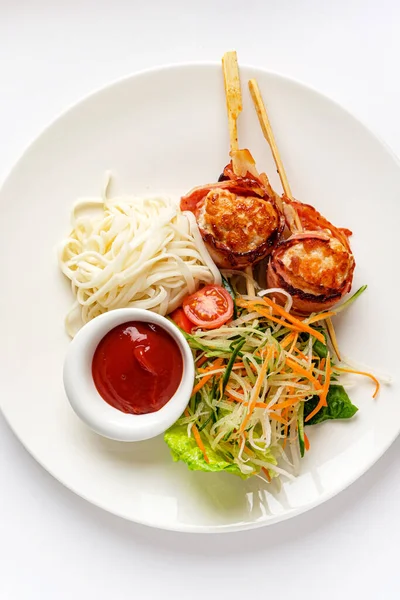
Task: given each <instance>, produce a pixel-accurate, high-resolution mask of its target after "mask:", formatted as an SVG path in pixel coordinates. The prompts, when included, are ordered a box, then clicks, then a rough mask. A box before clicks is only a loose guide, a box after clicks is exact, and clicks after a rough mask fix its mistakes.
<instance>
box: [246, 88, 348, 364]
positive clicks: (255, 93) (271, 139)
mask: <svg viewBox="0 0 400 600" xmlns="http://www.w3.org/2000/svg"><path fill="white" fill-rule="evenodd" d="M249 90H250V94H251V97H252V99H253V102H254V106H255V109H256V111H257V115H258V120H259V121H260V125H261V129H262V132H263V134H264V137H265V139H266V140H267V142H268V144H269V146H270V148H271V152H272V155H273V157H274V161H275V165H276V169H277V171H278V174H279V178H280V180H281V183H282V187H283V191H284V192H285V196H287V198H289V200H293V196H292V191H291V189H290V185H289V181H288V178H287V176H286V171H285V167H284V166H283V163H282V159H281V156H280V154H279V150H278V146H277V145H276V142H275V136H274V132H273V131H272V127H271V123H270V121H269V118H268V114H267V111H266V108H265V104H264V102H263V99H262V96H261V92H260V88H259V87H258V83H257V81H256V80H255V79H250V81H249ZM295 222H296V224H297V227H298V229H299V231H301V230H302V229H303V227H302V224H301V221H300V218H299V216H298V214H297V211H295ZM326 325H327V328H328V332H329V334H330V335H331V339H332V340H333V342H332V343H333V345H334V349H335V352H336V354H337V357H338V359H339V360H340V354H339V349H338V347H337V342H336V336H335V330H334V328H333V324H332V319H331V318H330V317H329V318H328V319H326Z"/></svg>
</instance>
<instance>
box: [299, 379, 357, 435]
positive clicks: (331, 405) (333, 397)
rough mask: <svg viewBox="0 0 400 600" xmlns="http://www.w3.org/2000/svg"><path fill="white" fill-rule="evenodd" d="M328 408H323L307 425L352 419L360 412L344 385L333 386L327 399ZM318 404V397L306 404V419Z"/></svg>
mask: <svg viewBox="0 0 400 600" xmlns="http://www.w3.org/2000/svg"><path fill="white" fill-rule="evenodd" d="M326 401H327V404H328V406H324V407H323V408H321V410H320V411H319V412H317V414H316V415H314V416H313V417H312V419H310V420H309V421H307V422H306V423H305V425H316V424H317V423H322V422H323V421H327V420H329V419H351V417H353V416H354V415H355V414H356V412H357V411H358V408H357V406H354V404H353V403H352V402H351V400H350V398H349V396H348V395H347V392H346V390H345V389H344V387H343V386H342V385H331V386H330V387H329V392H328V395H327V398H326ZM317 404H318V396H314V397H313V398H311V400H307V402H305V403H304V419H306V417H307V415H309V414H310V413H311V412H312V411H313V410H314V408H315V407H316V406H317Z"/></svg>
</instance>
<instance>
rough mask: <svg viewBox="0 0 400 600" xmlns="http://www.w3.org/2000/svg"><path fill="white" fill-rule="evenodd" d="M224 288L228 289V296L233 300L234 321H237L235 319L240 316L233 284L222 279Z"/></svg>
mask: <svg viewBox="0 0 400 600" xmlns="http://www.w3.org/2000/svg"><path fill="white" fill-rule="evenodd" d="M222 287H224V288H225V289H226V291H227V292H228V294H229V295H230V297H231V298H232V300H233V320H235V319H237V316H238V312H237V306H236V294H235V292H234V290H233V288H232V286H231V284H230V283H229V281H228V280H227V279H225V277H222Z"/></svg>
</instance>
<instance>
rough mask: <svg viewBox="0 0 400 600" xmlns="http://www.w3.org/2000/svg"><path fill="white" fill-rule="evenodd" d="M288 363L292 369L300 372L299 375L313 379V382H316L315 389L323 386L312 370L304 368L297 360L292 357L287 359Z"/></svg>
mask: <svg viewBox="0 0 400 600" xmlns="http://www.w3.org/2000/svg"><path fill="white" fill-rule="evenodd" d="M286 364H287V366H288V367H290V368H291V369H292V371H294V372H295V373H298V374H299V375H303V377H305V378H306V379H308V380H309V381H311V383H313V384H314V387H315V389H317V390H320V389H321V387H322V386H321V384H320V382H319V381H318V380H317V379H316V378H315V377H314V375H313V374H312V370H310V371H308V370H307V369H304V367H301V366H300V365H298V364H297V362H295V361H294V360H293V359H291V358H287V359H286Z"/></svg>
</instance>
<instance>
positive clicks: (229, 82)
mask: <svg viewBox="0 0 400 600" xmlns="http://www.w3.org/2000/svg"><path fill="white" fill-rule="evenodd" d="M222 71H223V73H224V86H225V97H226V109H227V111H228V126H229V141H230V148H231V151H230V155H231V156H232V155H233V153H234V152H237V151H238V150H239V141H238V132H237V120H238V117H239V115H240V113H241V112H242V108H243V103H242V90H241V87H240V76H239V66H238V61H237V54H236V52H235V51H232V52H226V53H225V54H224V56H223V57H222ZM245 272H246V274H247V279H246V286H247V293H248V295H249V296H255V293H256V292H255V289H254V285H253V282H252V279H253V269H252V267H251V266H248V267H246V269H245Z"/></svg>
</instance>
